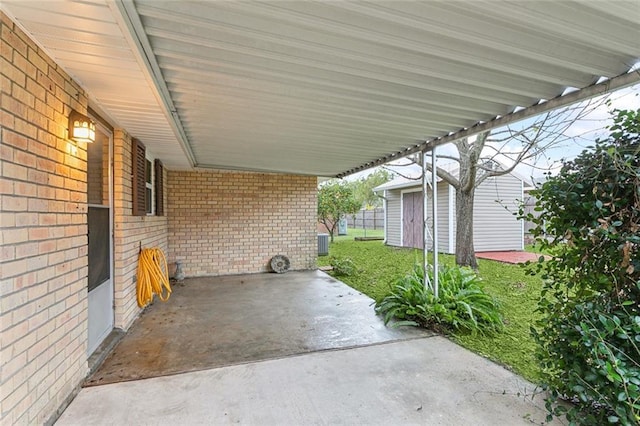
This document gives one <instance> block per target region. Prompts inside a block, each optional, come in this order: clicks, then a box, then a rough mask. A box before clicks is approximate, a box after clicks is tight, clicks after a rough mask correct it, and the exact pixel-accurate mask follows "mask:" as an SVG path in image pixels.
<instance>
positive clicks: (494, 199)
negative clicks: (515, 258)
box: [473, 175, 524, 251]
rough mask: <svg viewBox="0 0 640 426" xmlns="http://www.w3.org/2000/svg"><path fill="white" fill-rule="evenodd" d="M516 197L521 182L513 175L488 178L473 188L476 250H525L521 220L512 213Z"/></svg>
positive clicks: (519, 192) (520, 188) (520, 191)
mask: <svg viewBox="0 0 640 426" xmlns="http://www.w3.org/2000/svg"><path fill="white" fill-rule="evenodd" d="M519 200H522V181H521V180H520V179H518V178H516V177H515V176H512V175H504V176H498V177H495V178H489V179H487V180H486V181H484V182H483V183H482V185H480V186H479V187H478V188H477V189H476V196H475V206H474V214H473V227H474V239H473V244H474V246H475V249H476V251H492V250H522V249H524V243H523V234H522V223H521V222H520V221H519V220H518V219H516V217H515V216H514V215H513V212H516V211H517V210H518V206H517V203H518V201H519ZM505 207H506V208H505Z"/></svg>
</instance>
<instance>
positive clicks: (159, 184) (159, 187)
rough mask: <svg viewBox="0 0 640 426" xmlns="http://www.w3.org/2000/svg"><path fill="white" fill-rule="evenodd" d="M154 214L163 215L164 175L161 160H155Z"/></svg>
mask: <svg viewBox="0 0 640 426" xmlns="http://www.w3.org/2000/svg"><path fill="white" fill-rule="evenodd" d="M154 166H155V169H156V171H155V175H156V182H155V188H156V216H164V175H163V171H164V169H163V167H162V161H160V160H156V161H155V164H154Z"/></svg>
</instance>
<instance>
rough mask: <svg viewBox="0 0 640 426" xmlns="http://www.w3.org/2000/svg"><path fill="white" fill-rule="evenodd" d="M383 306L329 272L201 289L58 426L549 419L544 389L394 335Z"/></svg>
mask: <svg viewBox="0 0 640 426" xmlns="http://www.w3.org/2000/svg"><path fill="white" fill-rule="evenodd" d="M371 302H372V301H371V299H369V298H368V297H366V296H364V295H361V294H359V293H358V292H357V291H355V290H353V289H351V288H350V287H348V286H346V285H344V284H343V283H341V282H339V281H337V280H335V279H333V278H331V277H329V276H328V275H326V274H324V273H322V272H319V271H314V272H296V273H287V274H284V275H275V274H259V275H245V276H236V277H220V278H197V279H191V280H187V281H185V285H184V286H178V287H176V289H175V290H174V294H173V295H172V297H171V299H170V301H169V302H168V303H166V304H160V303H156V304H155V305H153V306H152V307H150V308H149V309H148V310H147V311H146V312H145V313H144V314H143V315H142V316H141V318H140V319H139V320H138V321H137V322H136V323H135V324H134V326H133V327H132V329H131V330H130V331H129V333H127V335H126V336H125V337H124V338H123V340H122V341H121V343H120V344H119V345H118V346H117V347H116V349H115V350H114V352H113V353H112V354H111V356H110V357H109V358H108V359H107V360H106V361H105V364H104V365H103V367H102V368H101V369H99V370H98V371H97V372H96V374H95V375H94V376H93V377H92V378H91V379H90V380H89V384H91V385H100V384H103V383H106V382H114V383H111V384H105V385H101V386H90V387H86V388H84V389H82V390H81V392H80V393H79V395H78V396H77V397H76V398H75V400H74V401H72V403H71V404H70V406H69V407H68V408H67V410H66V411H65V412H64V413H63V414H62V416H61V417H60V419H59V420H58V422H57V424H59V425H98V424H167V425H169V424H171V425H182V424H185V425H186V424H205V423H206V424H230V423H242V424H257V425H299V424H438V425H454V424H474V425H483V424H486V425H515V424H531V423H532V422H533V423H537V424H540V423H541V422H543V421H544V419H545V415H546V412H545V410H544V401H543V396H542V395H540V394H538V393H537V392H538V391H537V390H536V388H535V387H534V386H533V385H532V384H530V383H528V382H526V381H525V380H523V379H522V378H520V377H519V376H517V375H515V374H513V373H511V372H509V371H508V370H506V369H504V368H502V367H500V366H498V365H496V364H494V363H492V362H490V361H488V360H486V359H484V358H482V357H480V356H478V355H475V354H473V353H472V352H469V351H467V350H466V349H464V348H461V347H459V346H458V345H456V344H454V343H452V342H450V341H449V340H448V339H446V338H444V337H440V336H437V335H434V334H432V333H429V332H425V331H421V330H417V329H413V328H402V329H388V328H386V327H385V326H384V325H383V324H382V321H381V320H380V318H378V317H377V316H376V315H375V314H374V312H373V307H372V306H371ZM140 377H151V378H148V379H145V380H137V379H138V378H140ZM115 382H119V383H115Z"/></svg>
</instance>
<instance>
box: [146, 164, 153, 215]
mask: <svg viewBox="0 0 640 426" xmlns="http://www.w3.org/2000/svg"><path fill="white" fill-rule="evenodd" d="M144 170H145V172H144V174H145V189H144V195H145V197H144V211H145V213H147V214H153V169H152V168H151V160H149V159H148V158H146V159H145V167H144Z"/></svg>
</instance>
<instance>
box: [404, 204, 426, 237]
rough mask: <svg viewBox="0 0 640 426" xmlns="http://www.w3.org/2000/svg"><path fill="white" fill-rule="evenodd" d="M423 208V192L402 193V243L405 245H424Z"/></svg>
mask: <svg viewBox="0 0 640 426" xmlns="http://www.w3.org/2000/svg"><path fill="white" fill-rule="evenodd" d="M422 209H423V205H422V192H407V193H404V194H402V245H403V246H404V247H415V248H423V247H424V238H423V237H422V235H423V234H422V233H423V231H424V224H423V219H422V218H423V216H422Z"/></svg>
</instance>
